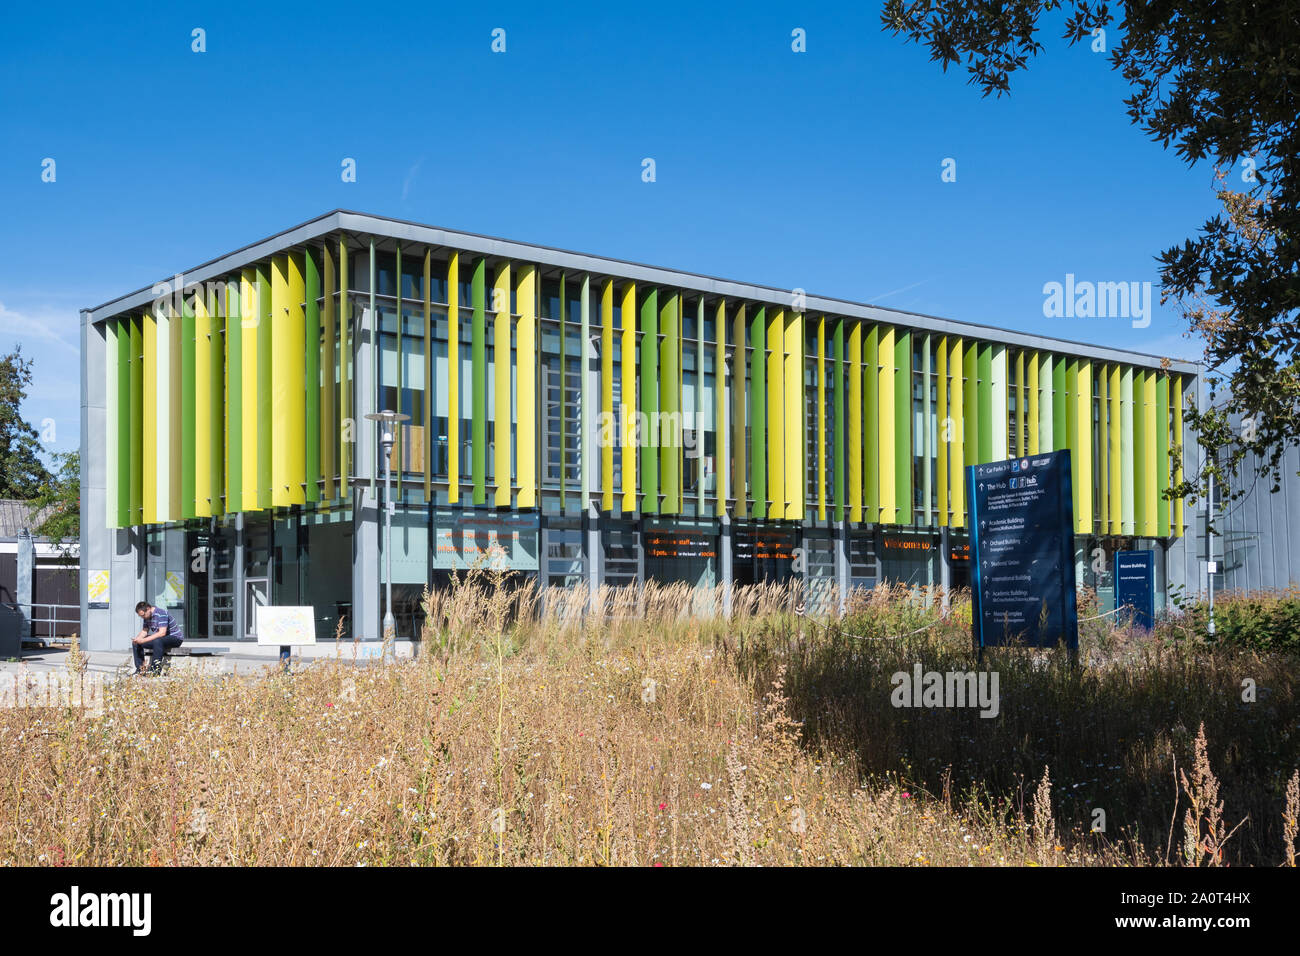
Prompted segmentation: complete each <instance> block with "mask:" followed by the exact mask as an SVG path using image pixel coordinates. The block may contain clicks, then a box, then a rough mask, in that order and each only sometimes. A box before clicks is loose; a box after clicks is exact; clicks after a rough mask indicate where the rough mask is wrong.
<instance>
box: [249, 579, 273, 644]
mask: <svg viewBox="0 0 1300 956" xmlns="http://www.w3.org/2000/svg"><path fill="white" fill-rule="evenodd" d="M270 603H271V582H270V580H269V579H267V578H248V579H246V580H245V582H244V621H245V622H246V624H245V627H246V628H247V633H246V634H245V635H244V637H245V639H246V640H250V641H255V640H257V609H258V608H259V607H264V606H265V605H268V604H270Z"/></svg>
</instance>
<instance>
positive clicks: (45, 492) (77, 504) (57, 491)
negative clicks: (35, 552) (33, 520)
mask: <svg viewBox="0 0 1300 956" xmlns="http://www.w3.org/2000/svg"><path fill="white" fill-rule="evenodd" d="M54 458H55V460H56V461H57V462H58V466H57V471H56V473H55V475H54V476H53V478H51V480H50V481H49V482H47V483H46V484H45V485H44V486H42V488H41V490H40V491H39V492H38V493H37V495H36V497H35V498H34V499H32V510H33V511H34V512H40V511H46V509H48V511H46V514H45V516H44V518H43V519H42V520H41V523H40V524H39V525H37V526H36V533H37V534H39V535H44V536H45V537H47V538H49V539H50V543H51V544H53V545H55V546H56V547H62V548H63V550H64V552H65V553H67V552H70V551H71V549H72V547H73V546H74V545H76V544H77V543H78V542H79V541H80V539H81V453H80V452H75V451H69V452H62V453H57V454H56V455H55V456H54Z"/></svg>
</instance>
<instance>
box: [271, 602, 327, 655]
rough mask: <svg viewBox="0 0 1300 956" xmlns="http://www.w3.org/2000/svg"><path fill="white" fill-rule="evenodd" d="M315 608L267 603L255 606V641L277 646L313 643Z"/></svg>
mask: <svg viewBox="0 0 1300 956" xmlns="http://www.w3.org/2000/svg"><path fill="white" fill-rule="evenodd" d="M314 615H315V608H312V607H294V606H279V607H275V606H272V605H268V604H262V605H259V606H258V608H257V643H259V644H274V645H277V646H284V645H286V644H289V645H300V644H315V643H316V622H315V621H314V620H313V617H314Z"/></svg>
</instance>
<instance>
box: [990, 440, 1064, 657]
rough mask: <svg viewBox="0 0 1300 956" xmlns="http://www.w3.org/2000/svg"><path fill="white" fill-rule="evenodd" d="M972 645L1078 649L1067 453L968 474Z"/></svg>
mask: <svg viewBox="0 0 1300 956" xmlns="http://www.w3.org/2000/svg"><path fill="white" fill-rule="evenodd" d="M966 513H967V515H968V520H967V523H968V524H969V525H970V543H971V555H972V560H971V600H972V605H973V606H972V608H971V616H972V631H973V632H974V637H975V643H976V646H977V647H986V646H987V647H993V646H997V645H1001V644H1016V643H1020V644H1024V645H1027V646H1030V647H1055V646H1056V645H1057V644H1059V643H1060V642H1061V641H1064V642H1065V643H1066V645H1067V646H1068V647H1069V648H1070V650H1072V651H1073V650H1077V649H1078V646H1079V620H1078V611H1077V610H1076V605H1075V594H1074V588H1075V580H1074V497H1073V492H1072V489H1071V485H1070V452H1069V450H1068V449H1067V450H1062V451H1054V452H1048V453H1046V454H1041V455H1029V456H1028V457H1025V458H1015V459H1011V460H1009V461H998V462H992V463H990V464H987V465H970V466H969V467H967V469H966Z"/></svg>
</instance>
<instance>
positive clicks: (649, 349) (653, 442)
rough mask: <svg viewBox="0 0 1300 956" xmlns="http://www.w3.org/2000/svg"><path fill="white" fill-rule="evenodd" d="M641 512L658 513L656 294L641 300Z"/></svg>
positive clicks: (657, 305)
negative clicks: (642, 430) (642, 429)
mask: <svg viewBox="0 0 1300 956" xmlns="http://www.w3.org/2000/svg"><path fill="white" fill-rule="evenodd" d="M637 372H638V373H639V374H640V376H641V414H642V416H643V417H642V419H641V420H642V421H643V422H644V423H645V431H644V432H643V433H642V436H641V511H642V512H643V513H644V514H658V513H659V424H658V415H657V414H656V412H657V411H658V408H659V292H658V290H657V289H650V290H648V291H647V292H646V293H645V295H644V297H643V298H642V300H641V367H640V368H639V369H637Z"/></svg>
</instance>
